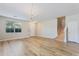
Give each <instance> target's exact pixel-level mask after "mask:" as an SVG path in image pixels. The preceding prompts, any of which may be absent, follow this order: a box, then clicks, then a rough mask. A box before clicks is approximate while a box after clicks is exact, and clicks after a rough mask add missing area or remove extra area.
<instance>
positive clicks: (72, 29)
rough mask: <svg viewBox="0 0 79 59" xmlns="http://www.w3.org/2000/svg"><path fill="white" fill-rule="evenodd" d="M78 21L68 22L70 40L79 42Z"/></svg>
mask: <svg viewBox="0 0 79 59" xmlns="http://www.w3.org/2000/svg"><path fill="white" fill-rule="evenodd" d="M78 35H79V33H78V23H77V22H70V23H69V24H68V41H74V42H78V41H79V40H78V38H79V37H78Z"/></svg>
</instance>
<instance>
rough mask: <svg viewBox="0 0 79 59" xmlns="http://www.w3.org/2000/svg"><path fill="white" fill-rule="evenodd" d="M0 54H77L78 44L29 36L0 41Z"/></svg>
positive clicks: (78, 51)
mask: <svg viewBox="0 0 79 59" xmlns="http://www.w3.org/2000/svg"><path fill="white" fill-rule="evenodd" d="M0 55H1V56H78V55H79V44H78V43H74V42H68V43H67V44H66V43H63V42H59V41H56V40H55V39H47V38H41V37H31V38H27V39H21V40H19V39H18V40H7V41H0Z"/></svg>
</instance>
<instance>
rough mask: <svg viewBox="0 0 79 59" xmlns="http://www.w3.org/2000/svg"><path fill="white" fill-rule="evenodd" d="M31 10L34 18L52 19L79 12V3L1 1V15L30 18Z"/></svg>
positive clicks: (23, 18) (22, 18)
mask: <svg viewBox="0 0 79 59" xmlns="http://www.w3.org/2000/svg"><path fill="white" fill-rule="evenodd" d="M31 10H32V14H33V20H50V19H53V18H56V17H58V16H68V15H73V14H78V13H79V4H78V3H33V4H31V3H0V15H2V16H6V17H11V18H17V19H21V20H30V17H31Z"/></svg>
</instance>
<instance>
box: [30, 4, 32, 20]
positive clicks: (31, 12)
mask: <svg viewBox="0 0 79 59" xmlns="http://www.w3.org/2000/svg"><path fill="white" fill-rule="evenodd" d="M30 21H33V3H32V4H31V13H30Z"/></svg>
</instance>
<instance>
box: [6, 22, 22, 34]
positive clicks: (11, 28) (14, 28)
mask: <svg viewBox="0 0 79 59" xmlns="http://www.w3.org/2000/svg"><path fill="white" fill-rule="evenodd" d="M21 31H22V29H21V24H20V23H16V22H13V21H8V22H7V23H6V32H7V33H9V32H10V33H11V32H21Z"/></svg>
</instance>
